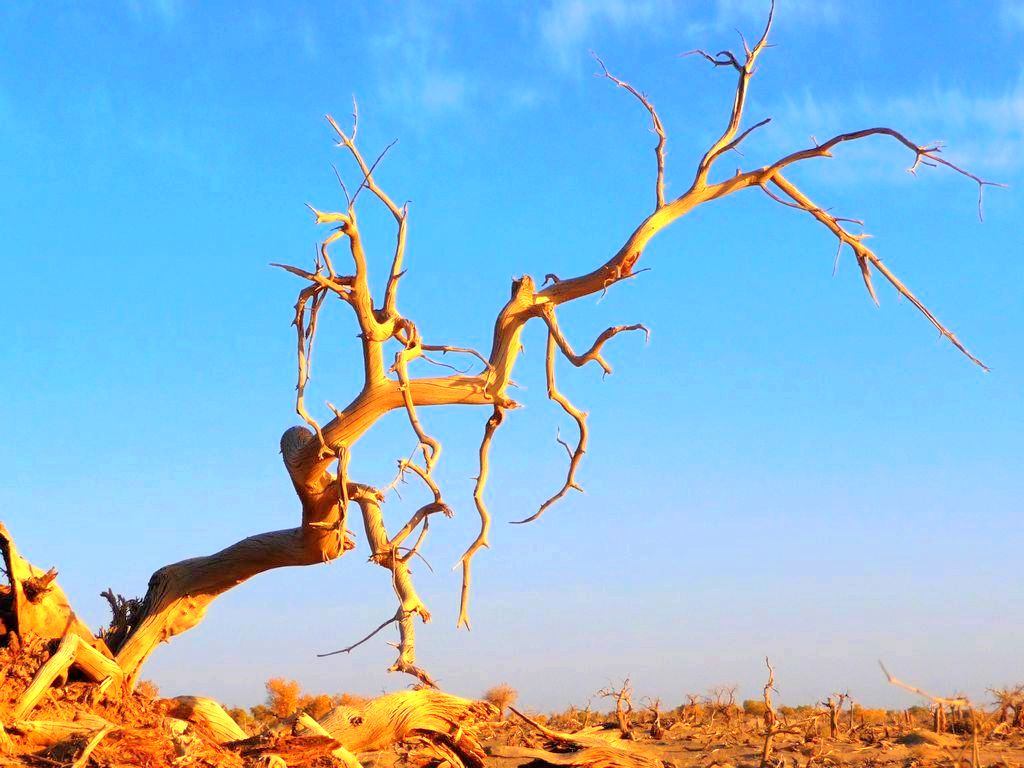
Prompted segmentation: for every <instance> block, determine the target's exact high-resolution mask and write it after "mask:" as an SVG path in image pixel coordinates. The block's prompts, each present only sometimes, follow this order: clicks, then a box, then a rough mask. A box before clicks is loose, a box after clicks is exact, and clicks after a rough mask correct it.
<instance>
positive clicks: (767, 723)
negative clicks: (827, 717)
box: [761, 656, 784, 768]
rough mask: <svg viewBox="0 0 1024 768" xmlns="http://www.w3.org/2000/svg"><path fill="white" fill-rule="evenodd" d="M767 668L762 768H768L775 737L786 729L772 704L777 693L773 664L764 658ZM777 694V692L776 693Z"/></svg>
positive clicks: (764, 694)
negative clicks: (774, 692) (780, 722)
mask: <svg viewBox="0 0 1024 768" xmlns="http://www.w3.org/2000/svg"><path fill="white" fill-rule="evenodd" d="M764 663H765V666H766V667H768V682H766V683H765V684H764V691H763V696H764V745H763V746H762V747H761V768H766V767H767V765H768V759H769V758H770V757H771V756H772V745H773V743H774V741H775V736H776V735H777V734H778V733H779V732H780V731H782V730H784V727H781V726H780V725H779V716H778V714H777V713H776V712H775V707H774V705H773V704H772V691H775V670H774V669H773V668H772V665H771V662H769V661H768V657H767V656H765V658H764ZM776 693H777V691H776Z"/></svg>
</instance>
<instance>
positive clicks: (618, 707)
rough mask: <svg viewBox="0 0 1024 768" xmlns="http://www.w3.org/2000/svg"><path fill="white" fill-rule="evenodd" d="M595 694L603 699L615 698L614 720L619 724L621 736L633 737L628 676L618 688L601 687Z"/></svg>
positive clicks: (631, 702)
mask: <svg viewBox="0 0 1024 768" xmlns="http://www.w3.org/2000/svg"><path fill="white" fill-rule="evenodd" d="M597 695H598V696H600V697H601V698H603V699H615V722H616V723H617V724H618V726H619V731H620V732H621V733H622V738H624V739H635V738H636V735H635V734H634V733H633V723H632V720H631V717H632V715H633V686H632V685H630V682H629V678H628V677H627V678H626V679H625V680H623V681H622V685H620V686H619V687H618V688H615V687H614V686H611V685H609V686H608V687H607V688H602V689H601V690H600V691H598V692H597Z"/></svg>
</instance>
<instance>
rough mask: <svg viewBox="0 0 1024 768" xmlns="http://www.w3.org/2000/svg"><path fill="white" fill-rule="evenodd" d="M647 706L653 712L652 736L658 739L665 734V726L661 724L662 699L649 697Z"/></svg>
mask: <svg viewBox="0 0 1024 768" xmlns="http://www.w3.org/2000/svg"><path fill="white" fill-rule="evenodd" d="M645 706H646V708H647V711H648V712H650V714H651V728H650V735H651V738H652V739H654V740H655V741H657V740H659V739H661V738H662V737H663V736H664V735H665V727H664V726H663V725H662V724H661V699H647V703H646V704H645Z"/></svg>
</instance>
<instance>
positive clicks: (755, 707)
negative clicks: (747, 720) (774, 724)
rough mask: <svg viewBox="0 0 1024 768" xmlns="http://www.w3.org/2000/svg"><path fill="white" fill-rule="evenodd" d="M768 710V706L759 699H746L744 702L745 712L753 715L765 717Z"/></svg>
mask: <svg viewBox="0 0 1024 768" xmlns="http://www.w3.org/2000/svg"><path fill="white" fill-rule="evenodd" d="M767 711H768V707H767V706H765V703H764V702H763V701H758V700H757V699H746V700H744V702H743V714H745V715H753V716H754V717H764V713H765V712H767Z"/></svg>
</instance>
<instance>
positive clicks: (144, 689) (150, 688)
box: [135, 680, 160, 699]
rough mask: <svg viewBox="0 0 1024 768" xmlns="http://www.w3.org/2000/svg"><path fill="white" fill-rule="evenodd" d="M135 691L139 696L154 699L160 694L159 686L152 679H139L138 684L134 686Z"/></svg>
mask: <svg viewBox="0 0 1024 768" xmlns="http://www.w3.org/2000/svg"><path fill="white" fill-rule="evenodd" d="M135 692H136V693H137V694H139V695H140V696H145V697H146V698H149V699H155V698H157V697H158V696H159V695H160V686H158V685H157V684H156V683H154V682H153V681H152V680H140V681H139V684H138V685H137V686H135Z"/></svg>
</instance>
